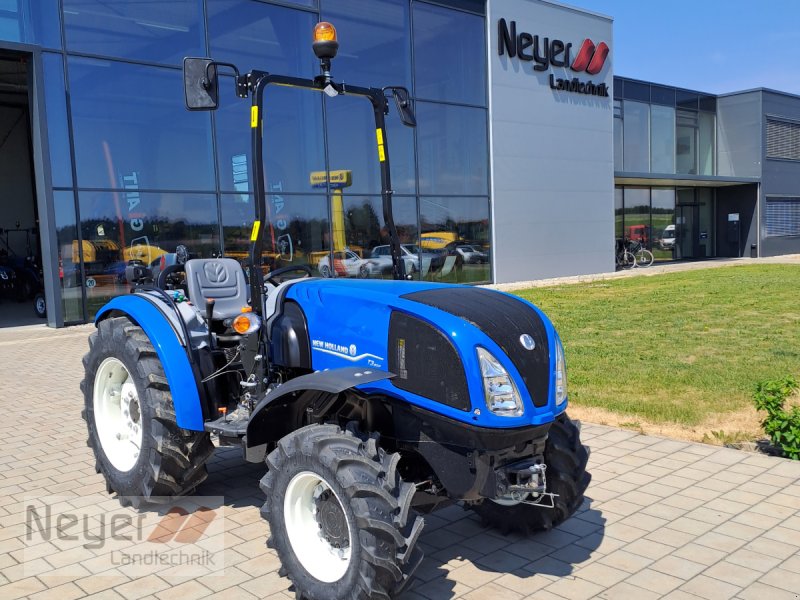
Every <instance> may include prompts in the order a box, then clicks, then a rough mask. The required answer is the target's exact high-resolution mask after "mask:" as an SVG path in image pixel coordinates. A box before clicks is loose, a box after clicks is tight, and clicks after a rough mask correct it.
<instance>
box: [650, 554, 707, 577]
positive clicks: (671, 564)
mask: <svg viewBox="0 0 800 600" xmlns="http://www.w3.org/2000/svg"><path fill="white" fill-rule="evenodd" d="M650 568H651V569H653V570H655V571H660V572H661V573H666V574H667V575H672V576H674V577H678V578H680V579H683V580H684V581H686V580H689V579H691V578H692V577H694V576H695V575H697V574H698V573H701V572H702V571H703V570H705V568H706V565H704V564H701V563H699V562H695V561H693V560H689V559H686V558H681V557H679V556H665V557H664V558H661V559H659V560H657V561H656V562H654V563H653V564H652V565H650Z"/></svg>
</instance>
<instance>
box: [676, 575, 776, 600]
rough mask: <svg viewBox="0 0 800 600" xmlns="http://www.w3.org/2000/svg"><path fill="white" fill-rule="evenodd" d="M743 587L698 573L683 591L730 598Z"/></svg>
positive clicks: (708, 597) (712, 599) (718, 599)
mask: <svg viewBox="0 0 800 600" xmlns="http://www.w3.org/2000/svg"><path fill="white" fill-rule="evenodd" d="M741 589H742V588H740V587H738V586H735V585H733V584H731V583H726V582H724V581H720V580H719V579H714V578H712V577H707V576H706V575H698V576H697V577H694V578H693V579H692V580H691V581H689V582H687V583H685V584H683V585H682V586H681V590H682V591H684V592H688V593H690V594H694V595H695V596H699V597H700V598H705V599H706V600H728V599H729V598H733V597H735V596H736V595H737V594H738V593H739V592H740V591H741ZM770 600H771V599H770Z"/></svg>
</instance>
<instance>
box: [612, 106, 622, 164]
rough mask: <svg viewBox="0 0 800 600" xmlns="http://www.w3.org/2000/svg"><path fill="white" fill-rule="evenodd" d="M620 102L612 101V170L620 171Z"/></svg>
mask: <svg viewBox="0 0 800 600" xmlns="http://www.w3.org/2000/svg"><path fill="white" fill-rule="evenodd" d="M623 127H624V122H623V121H622V101H621V100H614V170H615V171H622V167H623V164H622V160H623V155H622V131H623Z"/></svg>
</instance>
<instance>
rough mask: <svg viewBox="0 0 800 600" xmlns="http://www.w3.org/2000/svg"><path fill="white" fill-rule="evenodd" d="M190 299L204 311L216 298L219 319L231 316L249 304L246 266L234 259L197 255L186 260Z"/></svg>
mask: <svg viewBox="0 0 800 600" xmlns="http://www.w3.org/2000/svg"><path fill="white" fill-rule="evenodd" d="M186 287H187V291H188V292H189V299H190V300H191V301H192V302H193V303H194V304H195V305H196V306H197V307H198V308H200V310H205V303H206V300H208V299H209V298H213V299H214V300H215V303H214V313H213V317H214V318H215V319H228V318H230V317H235V316H236V315H238V314H240V313H241V312H242V307H244V306H247V282H246V281H245V278H244V271H243V270H242V266H241V265H240V264H239V263H238V262H236V261H235V260H234V259H232V258H193V259H192V260H189V261H187V262H186Z"/></svg>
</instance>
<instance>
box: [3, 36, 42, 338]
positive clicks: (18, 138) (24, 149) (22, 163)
mask: <svg viewBox="0 0 800 600" xmlns="http://www.w3.org/2000/svg"><path fill="white" fill-rule="evenodd" d="M28 89H29V61H28V57H27V56H26V55H24V54H19V53H10V52H6V53H0V327H9V326H18V325H28V324H38V323H43V322H44V321H43V319H40V318H37V316H36V314H35V311H34V299H35V296H36V294H37V293H39V292H40V291H41V287H42V283H41V281H42V276H41V251H40V245H39V233H38V226H37V224H38V218H37V211H36V188H35V179H34V170H33V155H32V151H31V147H32V145H31V118H30V104H29V94H28Z"/></svg>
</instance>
